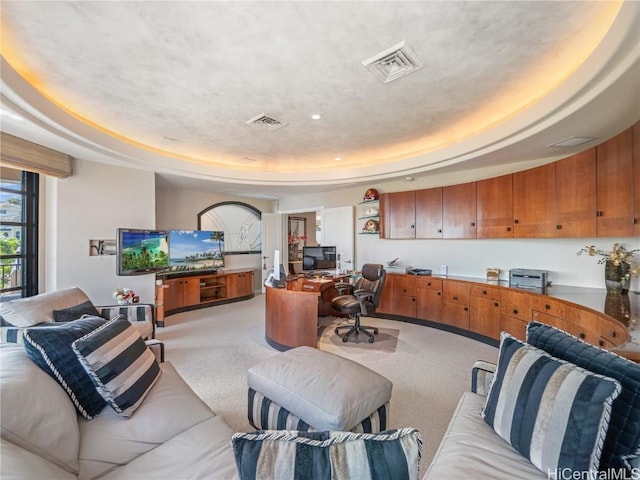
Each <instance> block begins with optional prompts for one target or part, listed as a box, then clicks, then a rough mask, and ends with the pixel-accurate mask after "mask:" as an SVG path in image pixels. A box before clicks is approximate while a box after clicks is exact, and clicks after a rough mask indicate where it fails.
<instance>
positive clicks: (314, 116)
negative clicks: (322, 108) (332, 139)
mask: <svg viewBox="0 0 640 480" xmlns="http://www.w3.org/2000/svg"><path fill="white" fill-rule="evenodd" d="M321 118H322V115H320V114H319V113H314V114H313V115H311V120H320V119H321Z"/></svg>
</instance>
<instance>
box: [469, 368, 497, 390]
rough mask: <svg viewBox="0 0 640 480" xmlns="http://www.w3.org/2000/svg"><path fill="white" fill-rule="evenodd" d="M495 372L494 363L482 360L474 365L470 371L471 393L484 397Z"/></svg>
mask: <svg viewBox="0 0 640 480" xmlns="http://www.w3.org/2000/svg"><path fill="white" fill-rule="evenodd" d="M495 372H496V365H495V364H494V363H489V362H485V361H482V360H479V361H477V362H476V363H474V364H473V368H472V369H471V391H472V392H473V393H477V394H478V395H482V396H485V397H486V396H487V394H488V393H489V387H490V386H491V382H492V381H493V374H494V373H495Z"/></svg>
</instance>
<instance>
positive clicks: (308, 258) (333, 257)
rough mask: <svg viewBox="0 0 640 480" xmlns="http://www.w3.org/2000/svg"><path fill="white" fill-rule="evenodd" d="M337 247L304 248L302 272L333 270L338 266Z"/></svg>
mask: <svg viewBox="0 0 640 480" xmlns="http://www.w3.org/2000/svg"><path fill="white" fill-rule="evenodd" d="M337 261H338V255H337V250H336V247H302V270H331V269H335V268H336V267H337V266H338V264H337Z"/></svg>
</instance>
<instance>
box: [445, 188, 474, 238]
mask: <svg viewBox="0 0 640 480" xmlns="http://www.w3.org/2000/svg"><path fill="white" fill-rule="evenodd" d="M442 237H443V238H476V182H471V183H461V184H459V185H451V186H448V187H443V188H442Z"/></svg>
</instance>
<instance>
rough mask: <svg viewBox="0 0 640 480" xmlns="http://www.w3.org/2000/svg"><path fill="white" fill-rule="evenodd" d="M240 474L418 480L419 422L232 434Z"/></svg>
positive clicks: (253, 479) (255, 479) (250, 479)
mask: <svg viewBox="0 0 640 480" xmlns="http://www.w3.org/2000/svg"><path fill="white" fill-rule="evenodd" d="M231 443H232V445H233V453H234V455H235V460H236V468H237V471H238V476H239V477H240V479H241V480H260V479H275V478H277V479H278V480H302V479H314V480H325V479H326V480H330V479H331V480H340V479H344V480H351V479H358V480H371V479H393V480H405V479H406V480H409V479H411V480H416V479H417V478H418V467H419V464H420V455H421V449H422V438H421V437H420V433H419V432H418V430H416V429H415V428H402V429H398V430H386V431H384V432H380V433H351V432H300V431H291V430H258V431H256V432H254V433H236V434H234V435H233V437H232V438H231Z"/></svg>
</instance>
